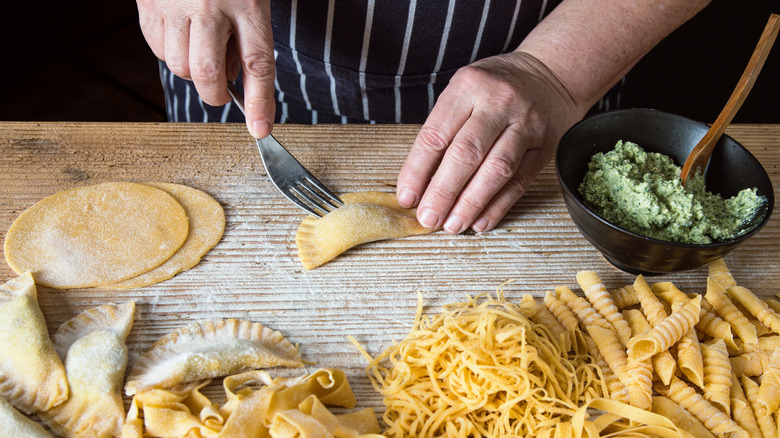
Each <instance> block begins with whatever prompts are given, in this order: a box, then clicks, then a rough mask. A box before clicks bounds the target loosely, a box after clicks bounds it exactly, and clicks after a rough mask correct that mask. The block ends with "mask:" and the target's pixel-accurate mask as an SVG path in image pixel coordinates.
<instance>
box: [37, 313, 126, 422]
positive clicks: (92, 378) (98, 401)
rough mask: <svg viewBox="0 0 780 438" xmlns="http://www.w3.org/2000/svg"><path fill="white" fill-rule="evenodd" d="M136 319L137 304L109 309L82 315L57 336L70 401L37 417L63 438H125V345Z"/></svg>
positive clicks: (59, 330) (60, 330) (57, 347)
mask: <svg viewBox="0 0 780 438" xmlns="http://www.w3.org/2000/svg"><path fill="white" fill-rule="evenodd" d="M134 313H135V303H133V302H132V301H128V302H125V303H122V304H120V305H116V304H104V305H102V306H98V307H95V308H91V309H88V310H86V311H84V312H82V313H80V314H79V315H77V316H76V317H75V318H73V319H71V320H69V321H66V322H65V323H64V324H62V325H61V326H60V328H59V329H58V330H57V333H56V334H55V335H54V345H55V348H56V349H57V351H58V352H59V353H60V356H61V357H62V359H63V362H64V363H65V370H66V372H67V376H68V387H69V392H70V396H69V397H68V400H67V401H65V402H64V403H62V404H61V405H58V406H55V407H53V408H52V409H50V410H48V411H46V412H41V413H39V414H38V416H39V417H40V419H41V421H43V422H44V423H45V424H46V425H47V426H49V427H50V428H51V429H52V430H53V431H55V432H56V433H57V434H58V435H61V436H64V437H82V436H90V437H105V438H109V437H112V436H119V434H120V433H121V431H122V423H123V422H124V414H125V410H124V403H123V400H122V382H123V381H124V377H125V369H126V368H127V346H126V345H125V339H126V337H127V335H128V333H130V328H131V326H132V323H133V315H134Z"/></svg>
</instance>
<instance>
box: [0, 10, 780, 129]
mask: <svg viewBox="0 0 780 438" xmlns="http://www.w3.org/2000/svg"><path fill="white" fill-rule="evenodd" d="M22 3H23V4H22V5H19V6H18V7H20V8H22V10H21V11H20V12H16V13H11V12H10V10H6V12H4V13H3V17H2V18H1V19H0V20H1V21H2V32H3V46H2V47H3V57H4V62H3V64H4V66H3V68H2V69H0V70H1V72H0V75H1V80H0V84H2V85H0V96H1V97H2V99H3V103H2V105H0V120H27V121H119V122H125V121H127V122H147V121H165V112H164V109H163V97H162V88H161V86H160V83H159V76H158V72H157V63H156V58H155V57H154V55H153V54H152V52H151V50H150V49H149V48H148V46H147V45H146V42H145V41H144V39H143V36H142V35H141V31H140V28H139V25H138V13H137V10H136V6H135V3H134V2H129V1H104V0H103V1H97V0H81V1H78V2H64V1H53V0H43V1H38V2H22ZM771 12H775V13H780V1H778V0H713V2H712V3H711V4H710V5H709V6H708V7H707V8H706V9H705V10H704V11H702V12H701V13H700V14H699V15H697V16H696V17H694V18H693V19H692V20H691V21H689V22H688V23H686V24H685V25H683V26H682V27H681V28H679V29H678V30H677V31H675V32H674V33H673V34H672V35H670V36H669V37H668V38H666V39H665V40H664V41H662V42H661V43H660V44H659V45H658V46H657V47H656V48H655V49H654V50H653V51H651V52H650V53H649V54H648V55H647V56H646V57H645V58H644V59H643V60H642V61H641V62H640V63H639V64H638V65H637V66H636V67H635V68H634V70H633V71H632V72H631V73H630V74H629V76H628V78H627V79H628V80H627V83H626V88H625V91H624V95H623V101H622V106H623V107H647V108H657V109H661V110H664V111H669V112H674V113H678V114H682V115H685V116H688V117H691V118H694V119H697V120H701V121H703V122H706V123H712V122H713V121H714V120H715V118H716V117H717V115H718V113H719V112H720V110H721V108H722V107H723V105H724V104H725V103H726V101H727V100H728V97H729V95H730V94H731V91H732V90H733V88H734V86H736V84H737V81H738V80H739V78H740V76H741V74H742V71H743V69H744V68H745V65H746V64H747V62H748V59H749V58H750V55H751V54H752V52H753V49H754V47H755V45H756V43H757V42H758V38H759V35H760V34H761V31H762V30H763V28H764V25H765V24H766V20H767V18H768V17H769V14H770V13H771ZM778 102H780V42H778V43H777V44H776V47H775V48H774V49H773V51H772V53H771V54H770V55H769V58H768V60H767V63H766V65H765V66H764V69H763V70H762V72H761V75H760V76H759V78H758V80H757V82H756V84H755V86H754V88H753V91H752V92H751V94H750V96H748V98H747V100H746V101H745V103H744V105H743V107H742V109H741V110H740V112H739V113H738V114H737V116H736V118H735V120H734V122H735V123H780V109H779V108H778V106H779V104H778Z"/></svg>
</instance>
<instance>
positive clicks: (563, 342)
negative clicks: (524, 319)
mask: <svg viewBox="0 0 780 438" xmlns="http://www.w3.org/2000/svg"><path fill="white" fill-rule="evenodd" d="M520 306H521V307H522V306H526V307H528V308H529V309H532V310H533V312H532V313H531V314H530V315H528V319H530V320H531V321H533V322H535V323H537V324H541V325H543V326H545V327H547V328H549V329H550V334H551V335H552V336H553V337H554V338H556V339H558V340H559V341H560V348H561V351H569V350H570V349H571V345H572V344H571V337H570V336H569V334H568V333H567V331H566V329H565V328H564V327H563V325H561V323H560V322H558V320H557V319H556V318H555V316H554V315H553V314H552V313H550V311H549V310H547V308H546V307H544V306H543V305H541V304H540V303H538V302H537V301H536V300H535V299H534V297H533V296H531V295H528V294H526V295H523V299H522V301H521V302H520Z"/></svg>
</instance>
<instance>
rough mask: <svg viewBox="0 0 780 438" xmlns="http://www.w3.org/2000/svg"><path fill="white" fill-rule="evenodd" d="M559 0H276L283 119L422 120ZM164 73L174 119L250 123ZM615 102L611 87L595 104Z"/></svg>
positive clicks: (607, 106) (273, 6)
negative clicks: (468, 69)
mask: <svg viewBox="0 0 780 438" xmlns="http://www.w3.org/2000/svg"><path fill="white" fill-rule="evenodd" d="M559 2H560V0H514V1H511V0H484V1H481V2H479V1H474V0H384V1H381V0H380V1H377V0H327V1H323V0H282V1H276V0H273V1H272V2H271V10H272V12H271V16H272V24H273V33H274V56H275V57H276V81H275V88H276V91H275V96H276V100H277V108H276V109H277V111H276V122H277V123H303V124H315V123H423V122H424V121H425V118H426V117H427V115H428V114H429V113H430V111H431V110H432V108H433V105H434V103H435V101H436V98H437V97H438V96H439V94H440V93H441V92H442V91H443V90H444V87H445V86H446V85H447V83H448V81H449V79H450V78H451V77H452V75H453V74H454V73H455V71H457V70H458V69H459V68H460V67H462V66H464V65H467V64H469V63H472V62H474V61H476V60H478V59H481V58H485V57H489V56H493V55H497V54H500V53H505V52H510V51H512V50H513V49H515V48H516V47H517V46H518V45H519V44H520V42H521V41H522V40H523V38H525V36H526V35H527V34H528V33H529V32H530V31H531V29H533V27H534V26H536V24H537V23H538V22H539V21H541V20H542V18H544V17H545V16H546V15H547V14H548V13H549V12H550V11H551V10H552V9H553V8H554V7H555V6H556V5H557V4H558V3H559ZM160 77H161V80H162V83H163V88H164V90H165V99H166V108H167V112H168V119H169V120H170V121H174V122H239V121H243V120H244V117H243V115H242V114H241V112H240V110H239V109H238V108H237V107H235V105H232V104H228V105H225V106H224V107H211V106H209V105H207V104H205V103H203V101H202V100H201V99H200V97H199V96H198V95H197V91H196V90H195V87H194V86H193V85H192V83H191V82H189V81H186V80H183V79H181V78H179V77H176V76H175V75H173V74H172V73H171V72H170V70H168V69H167V67H166V65H165V63H164V62H160ZM237 85H238V86H239V87H240V86H241V83H240V79H239V81H238V82H237ZM618 99H619V90H618V89H613V91H612V92H610V93H609V94H608V95H607V96H605V97H604V98H603V99H602V101H601V102H599V105H598V106H597V107H596V108H594V110H595V111H603V110H607V109H611V108H613V107H615V106H616V105H617V103H618V101H617V100H618Z"/></svg>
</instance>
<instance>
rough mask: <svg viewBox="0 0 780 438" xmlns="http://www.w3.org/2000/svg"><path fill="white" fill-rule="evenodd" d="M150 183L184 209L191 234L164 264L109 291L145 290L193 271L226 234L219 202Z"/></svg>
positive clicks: (184, 189)
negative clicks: (144, 288) (166, 193)
mask: <svg viewBox="0 0 780 438" xmlns="http://www.w3.org/2000/svg"><path fill="white" fill-rule="evenodd" d="M146 184H149V185H151V186H154V187H157V188H158V189H161V190H165V191H166V192H168V194H170V195H171V196H173V197H174V198H175V199H176V200H177V201H178V202H179V203H180V204H181V205H182V207H184V210H185V211H186V212H187V217H188V218H189V221H190V232H189V235H188V236H187V240H185V241H184V244H183V245H182V246H181V248H179V250H178V251H176V254H174V255H173V256H171V258H169V259H168V260H166V261H165V262H164V263H163V264H162V265H160V266H158V267H156V268H154V269H152V270H150V271H147V272H144V273H143V274H140V275H138V276H135V277H132V278H128V279H127V280H124V281H120V282H118V283H115V284H111V285H105V287H106V288H107V289H132V288H137V287H145V286H149V285H152V284H155V283H159V282H161V281H163V280H167V279H169V278H171V277H173V276H174V275H176V274H178V273H179V272H181V271H185V270H187V269H190V268H192V267H193V266H195V265H197V264H198V262H199V261H200V259H201V258H202V257H203V256H204V255H206V253H207V252H208V251H209V250H210V249H211V248H213V247H214V246H215V245H216V244H217V243H219V240H220V239H221V238H222V234H223V233H224V231H225V211H224V210H223V209H222V206H221V205H220V204H219V202H217V201H216V199H214V198H212V197H211V196H209V195H208V194H207V193H205V192H203V191H200V190H198V189H195V188H192V187H188V186H185V185H181V184H172V183H160V182H150V183H146Z"/></svg>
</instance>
